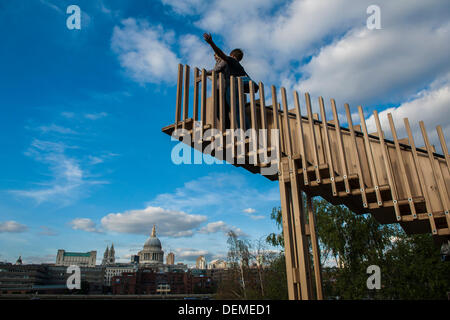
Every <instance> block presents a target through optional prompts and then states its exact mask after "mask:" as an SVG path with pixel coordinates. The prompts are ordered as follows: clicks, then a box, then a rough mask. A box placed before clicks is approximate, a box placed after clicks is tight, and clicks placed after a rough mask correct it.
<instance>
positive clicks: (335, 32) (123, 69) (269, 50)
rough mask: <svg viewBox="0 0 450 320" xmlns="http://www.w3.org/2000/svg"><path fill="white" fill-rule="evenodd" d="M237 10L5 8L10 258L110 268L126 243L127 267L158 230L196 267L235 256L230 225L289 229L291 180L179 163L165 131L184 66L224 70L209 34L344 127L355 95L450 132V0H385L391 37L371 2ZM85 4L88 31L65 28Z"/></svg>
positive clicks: (2, 87) (1, 124)
mask: <svg viewBox="0 0 450 320" xmlns="http://www.w3.org/2000/svg"><path fill="white" fill-rule="evenodd" d="M230 1H232V4H231V5H228V2H227V5H225V4H224V3H225V2H223V1H219V0H213V1H175V0H161V1H141V0H134V1H130V0H127V1H125V0H117V1H105V0H96V1H89V0H78V1H76V3H73V1H69V0H60V1H55V0H39V1H29V0H15V1H2V2H1V4H0V7H1V10H0V36H1V38H2V50H1V52H0V57H1V59H0V69H1V70H2V71H1V76H0V99H1V101H0V110H1V112H2V116H1V117H0V150H1V152H0V261H5V260H6V261H9V262H13V263H14V262H15V261H16V260H17V258H18V257H19V256H22V259H23V262H24V263H42V262H48V263H52V262H54V261H55V259H56V253H57V250H58V249H65V250H68V251H74V252H88V251H91V250H95V251H97V253H99V254H98V255H97V263H101V260H102V257H101V256H102V254H101V253H103V251H104V249H105V248H106V246H107V245H111V243H112V242H113V243H114V246H115V250H116V256H117V257H118V259H117V261H118V262H128V261H129V259H130V256H131V255H132V254H136V252H138V251H139V250H141V248H142V244H143V243H144V241H145V239H146V238H147V237H148V235H149V234H150V233H151V229H152V226H153V224H157V225H158V226H159V231H158V234H159V238H160V239H161V241H162V243H163V247H164V250H166V251H167V252H169V251H172V252H174V254H175V260H176V261H179V262H183V263H188V264H190V265H193V264H195V260H196V258H197V257H198V256H200V255H203V256H205V257H206V259H207V260H212V259H214V258H217V257H222V258H223V257H226V254H227V250H228V248H227V235H226V232H227V231H228V230H230V229H231V230H233V231H235V232H236V233H238V234H239V235H240V236H242V237H245V238H246V239H249V240H258V239H262V238H263V237H265V236H267V235H268V234H270V233H272V232H277V233H278V232H279V230H278V229H277V227H276V224H275V223H274V221H272V220H271V219H270V213H271V212H272V208H274V207H279V206H280V193H279V188H278V183H277V182H271V181H269V180H268V179H266V178H265V177H262V176H261V175H256V174H255V175H254V174H251V173H250V172H248V171H246V170H244V169H242V168H236V167H234V166H231V165H207V164H202V165H175V164H174V163H172V161H171V151H172V148H173V146H174V145H175V142H171V141H170V138H169V137H168V136H167V135H165V134H163V133H162V132H161V128H162V127H164V126H167V125H169V124H171V123H173V121H174V119H173V118H174V115H173V110H174V105H175V100H176V91H177V88H176V80H177V65H178V63H183V64H189V65H190V66H191V67H192V68H194V67H200V68H206V69H211V68H212V67H213V66H214V64H215V60H214V57H213V52H212V50H211V48H209V47H208V45H207V44H206V43H205V42H204V41H203V39H202V34H203V33H204V32H211V33H212V36H213V38H214V41H215V42H216V43H217V44H218V45H219V46H220V47H221V48H223V50H224V51H225V52H227V53H229V52H230V51H231V50H232V49H234V48H241V49H242V50H243V52H244V58H243V60H242V65H243V66H244V67H245V70H246V71H247V72H248V73H249V75H251V77H252V79H254V80H255V81H262V82H263V83H264V84H265V85H266V87H267V88H268V86H270V85H271V84H274V85H276V86H277V87H278V88H279V87H281V86H284V87H285V88H286V90H287V92H292V90H293V89H296V90H298V91H299V92H300V93H302V94H303V93H304V92H309V93H310V94H311V100H312V101H313V102H312V104H313V105H312V111H313V112H319V111H318V110H319V106H318V102H317V98H318V97H319V96H323V98H324V99H325V100H327V101H329V98H331V97H333V98H335V99H336V103H337V106H338V112H339V117H340V120H341V124H342V125H343V126H346V125H347V122H346V121H345V118H346V117H345V111H344V108H343V105H344V103H347V102H348V103H349V104H350V106H351V107H352V110H355V109H353V108H354V107H356V106H357V105H362V106H363V107H364V110H365V112H366V114H367V115H370V114H371V113H372V111H373V110H377V111H378V112H379V114H380V118H381V119H387V117H386V113H387V112H391V113H392V115H393V117H394V119H395V121H399V123H396V126H397V127H398V128H399V129H398V135H399V137H406V136H407V135H406V133H405V131H402V130H403V129H402V128H404V126H403V124H402V123H401V121H402V118H403V117H404V116H405V115H407V116H408V117H409V120H410V122H411V123H412V124H413V127H412V128H411V130H412V131H413V134H414V135H415V137H416V138H419V137H420V136H421V135H420V133H419V134H418V132H420V128H419V126H418V125H417V124H418V120H423V121H424V124H425V126H426V127H427V128H430V129H431V128H434V127H435V126H436V125H441V126H442V128H443V130H444V134H445V136H446V137H449V136H450V117H448V116H447V117H445V116H442V115H445V114H448V111H449V106H450V59H448V52H449V51H450V42H449V41H448V39H449V38H450V27H449V24H448V12H449V10H450V7H449V6H450V4H449V1H448V0H432V1H422V2H421V1H414V2H411V1H407V0H406V1H405V0H398V1H395V2H394V1H389V0H380V1H378V2H377V5H378V6H379V7H380V8H381V29H379V30H378V29H374V30H369V29H368V28H367V25H366V20H367V17H368V15H367V12H366V10H367V7H368V6H370V5H372V4H373V2H372V1H371V0H370V1H369V0H363V1H351V0H342V1H336V0H324V1H306V0H290V1H256V0H248V1H237V0H230ZM73 4H76V5H77V6H79V8H80V9H81V25H80V29H79V30H78V29H69V28H68V27H67V23H66V20H67V18H68V17H69V15H68V14H67V13H66V10H67V7H68V6H70V5H73ZM441 8H442V9H441ZM445 8H447V9H445ZM424 44H426V45H424ZM266 91H269V90H266ZM266 93H268V92H266ZM288 99H292V97H291V95H290V96H289V97H288ZM304 107H305V106H303V105H302V108H304ZM354 116H355V117H354V123H353V124H354V125H358V124H359V119H358V118H359V117H358V115H357V114H356V113H355V114H354ZM330 119H331V117H330ZM366 120H367V125H368V130H369V132H374V131H375V129H376V128H375V123H374V119H373V117H368V119H366ZM388 126H389V124H388V123H387V122H386V123H384V122H383V123H382V127H383V128H388ZM430 131H431V130H430ZM433 131H435V130H433ZM389 132H390V130H386V133H387V135H386V138H390V137H389V136H388V134H389ZM417 140H418V141H417V145H418V146H420V145H423V142H422V140H420V139H417ZM430 140H431V143H433V144H435V145H436V148H437V149H438V152H440V147H439V146H440V144H439V142H438V140H437V136H436V135H435V134H434V135H432V136H430Z"/></svg>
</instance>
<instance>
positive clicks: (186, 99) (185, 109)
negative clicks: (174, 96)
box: [183, 65, 191, 129]
mask: <svg viewBox="0 0 450 320" xmlns="http://www.w3.org/2000/svg"><path fill="white" fill-rule="evenodd" d="M190 71H191V69H190V67H189V66H188V65H185V66H184V92H183V93H184V94H183V129H184V128H185V124H186V120H187V118H188V116H189V76H190Z"/></svg>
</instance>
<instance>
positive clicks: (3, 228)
mask: <svg viewBox="0 0 450 320" xmlns="http://www.w3.org/2000/svg"><path fill="white" fill-rule="evenodd" d="M27 230H28V227H27V226H26V225H23V224H20V223H18V222H16V221H5V222H0V233H2V232H8V233H19V232H25V231H27Z"/></svg>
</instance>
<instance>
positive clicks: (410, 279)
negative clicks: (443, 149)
mask: <svg viewBox="0 0 450 320" xmlns="http://www.w3.org/2000/svg"><path fill="white" fill-rule="evenodd" d="M313 204H314V210H315V215H316V228H317V234H318V239H319V246H320V249H321V250H320V251H321V260H322V264H323V265H324V268H323V272H322V273H323V275H322V276H323V285H324V296H325V297H328V298H333V297H339V298H341V299H366V298H371V299H445V298H446V297H447V292H448V291H450V277H449V276H448V275H449V274H450V263H447V262H443V261H441V259H440V253H439V247H438V246H436V245H435V243H434V242H433V239H432V236H431V235H429V234H425V235H413V236H408V235H406V234H405V233H404V231H403V230H402V229H400V227H399V226H398V225H381V224H379V223H378V222H377V221H376V220H375V219H374V218H373V217H372V216H371V215H356V214H354V213H352V212H351V211H350V210H348V209H347V208H346V207H344V206H334V205H332V204H330V203H328V202H327V201H325V200H317V199H314V201H313ZM271 218H272V219H273V220H274V221H275V223H276V224H277V226H278V227H279V229H282V217H281V210H280V209H279V208H274V209H273V210H272V214H271ZM266 241H267V242H268V243H270V244H272V245H274V246H279V247H281V248H283V247H284V244H283V234H282V230H281V233H280V234H270V235H269V236H267V238H266ZM370 265H378V266H379V267H380V269H381V283H382V288H381V290H369V289H367V286H366V280H367V278H368V275H367V273H366V271H367V267H368V266H370ZM285 277H286V276H285V274H284V276H283V279H285ZM267 286H268V285H267V283H266V287H267Z"/></svg>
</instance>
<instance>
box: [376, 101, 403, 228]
mask: <svg viewBox="0 0 450 320" xmlns="http://www.w3.org/2000/svg"><path fill="white" fill-rule="evenodd" d="M373 116H374V119H375V124H376V126H377V131H378V136H379V137H380V144H381V151H382V153H383V160H384V167H385V169H386V174H387V178H388V182H389V186H390V187H391V194H392V202H393V204H394V211H395V215H396V217H397V221H401V220H402V216H401V214H400V208H399V206H398V191H397V186H396V184H395V180H394V175H393V173H392V168H391V160H390V159H389V154H388V150H387V147H386V143H385V141H384V134H383V130H382V129H381V123H380V118H378V112H377V111H376V110H374V111H373Z"/></svg>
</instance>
